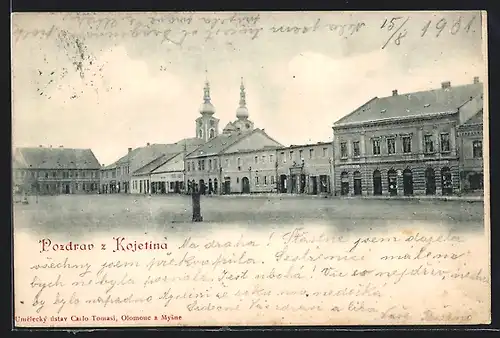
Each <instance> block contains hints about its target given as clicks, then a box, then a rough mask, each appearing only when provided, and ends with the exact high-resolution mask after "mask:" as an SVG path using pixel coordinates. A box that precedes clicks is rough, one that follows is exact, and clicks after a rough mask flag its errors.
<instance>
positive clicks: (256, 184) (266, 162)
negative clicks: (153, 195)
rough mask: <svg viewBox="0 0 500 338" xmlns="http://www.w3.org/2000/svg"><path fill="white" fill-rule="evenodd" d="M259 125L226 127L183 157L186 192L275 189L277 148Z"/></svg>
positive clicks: (269, 190) (266, 190)
mask: <svg viewBox="0 0 500 338" xmlns="http://www.w3.org/2000/svg"><path fill="white" fill-rule="evenodd" d="M278 147H282V145H281V144H280V143H279V142H277V141H275V140H274V139H272V138H271V137H270V136H269V135H267V134H266V133H265V131H264V130H262V129H258V128H257V129H253V130H250V131H228V130H225V131H224V132H223V133H222V134H220V135H218V136H216V137H215V138H214V139H212V140H210V141H209V142H207V143H206V144H204V145H203V146H201V147H200V148H198V149H196V150H195V151H194V152H192V153H190V154H188V156H187V157H186V164H185V167H186V182H187V188H188V192H191V191H192V188H193V187H196V188H199V189H200V191H201V192H202V193H209V194H231V193H251V192H272V191H275V190H276V185H275V180H276V157H275V156H276V155H275V154H276V148H278Z"/></svg>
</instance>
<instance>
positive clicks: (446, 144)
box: [440, 133, 450, 153]
mask: <svg viewBox="0 0 500 338" xmlns="http://www.w3.org/2000/svg"><path fill="white" fill-rule="evenodd" d="M440 143H441V152H443V153H446V152H449V151H450V134H448V133H442V134H441V142H440Z"/></svg>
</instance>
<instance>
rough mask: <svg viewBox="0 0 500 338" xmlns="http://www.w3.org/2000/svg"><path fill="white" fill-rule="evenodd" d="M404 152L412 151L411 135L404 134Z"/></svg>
mask: <svg viewBox="0 0 500 338" xmlns="http://www.w3.org/2000/svg"><path fill="white" fill-rule="evenodd" d="M403 153H405V154H408V153H411V137H410V136H403Z"/></svg>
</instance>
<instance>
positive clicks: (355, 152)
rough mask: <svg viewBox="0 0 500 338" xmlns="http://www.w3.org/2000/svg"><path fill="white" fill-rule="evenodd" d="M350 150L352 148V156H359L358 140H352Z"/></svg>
mask: <svg viewBox="0 0 500 338" xmlns="http://www.w3.org/2000/svg"><path fill="white" fill-rule="evenodd" d="M352 150H353V156H354V157H359V156H360V150H359V141H354V142H352Z"/></svg>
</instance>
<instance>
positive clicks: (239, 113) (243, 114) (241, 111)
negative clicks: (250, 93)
mask: <svg viewBox="0 0 500 338" xmlns="http://www.w3.org/2000/svg"><path fill="white" fill-rule="evenodd" d="M236 117H237V118H238V119H247V118H248V109H247V102H246V93H245V85H244V84H243V77H242V78H241V85H240V106H239V107H238V109H236Z"/></svg>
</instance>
